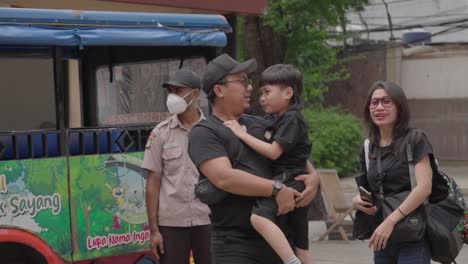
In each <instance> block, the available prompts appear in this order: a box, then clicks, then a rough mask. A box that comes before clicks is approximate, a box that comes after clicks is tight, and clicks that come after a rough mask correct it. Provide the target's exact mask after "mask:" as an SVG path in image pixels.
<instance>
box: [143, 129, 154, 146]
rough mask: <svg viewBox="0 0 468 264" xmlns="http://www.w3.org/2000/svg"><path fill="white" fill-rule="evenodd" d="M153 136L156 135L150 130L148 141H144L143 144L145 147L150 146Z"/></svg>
mask: <svg viewBox="0 0 468 264" xmlns="http://www.w3.org/2000/svg"><path fill="white" fill-rule="evenodd" d="M155 137H156V135H155V134H154V133H153V132H151V134H150V136H149V137H148V141H146V145H145V148H146V149H149V148H151V144H153V139H154V138H155Z"/></svg>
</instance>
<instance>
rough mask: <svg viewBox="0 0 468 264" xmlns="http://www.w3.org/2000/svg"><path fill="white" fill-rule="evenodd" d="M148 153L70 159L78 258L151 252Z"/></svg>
mask: <svg viewBox="0 0 468 264" xmlns="http://www.w3.org/2000/svg"><path fill="white" fill-rule="evenodd" d="M142 156H143V154H142V153H131V154H101V155H87V156H74V157H69V164H70V192H71V223H72V233H73V234H74V235H73V238H74V239H73V240H72V247H73V252H74V256H73V260H74V261H80V260H86V259H95V258H102V257H106V256H115V255H123V254H128V253H131V252H138V251H147V250H148V248H149V243H148V241H149V229H148V225H147V214H146V205H145V184H146V180H145V175H144V172H143V171H142V169H141V168H140V166H141V164H142Z"/></svg>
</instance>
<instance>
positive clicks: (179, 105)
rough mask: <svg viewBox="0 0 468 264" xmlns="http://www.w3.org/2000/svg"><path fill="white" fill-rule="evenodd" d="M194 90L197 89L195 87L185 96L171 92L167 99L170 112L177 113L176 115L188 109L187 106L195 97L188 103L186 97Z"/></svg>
mask: <svg viewBox="0 0 468 264" xmlns="http://www.w3.org/2000/svg"><path fill="white" fill-rule="evenodd" d="M193 91H195V89H193V90H192V91H190V92H189V93H187V94H186V95H184V97H180V96H178V95H177V94H173V93H170V94H169V95H168V96H167V101H166V105H167V109H168V110H169V113H171V114H176V115H178V114H181V113H183V112H184V111H185V110H186V109H187V107H188V106H189V105H190V104H191V103H192V102H193V99H192V100H191V101H190V102H189V103H188V104H187V102H185V100H184V98H185V97H186V96H187V95H189V94H191V93H192V92H193Z"/></svg>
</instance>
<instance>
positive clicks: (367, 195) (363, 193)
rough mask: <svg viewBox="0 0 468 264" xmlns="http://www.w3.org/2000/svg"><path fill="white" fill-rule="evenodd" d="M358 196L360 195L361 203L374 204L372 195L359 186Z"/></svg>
mask: <svg viewBox="0 0 468 264" xmlns="http://www.w3.org/2000/svg"><path fill="white" fill-rule="evenodd" d="M359 194H360V195H361V199H362V200H363V201H366V202H369V203H374V198H373V197H372V193H371V192H369V191H368V190H366V188H364V187H362V186H359Z"/></svg>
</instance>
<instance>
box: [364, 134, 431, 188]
mask: <svg viewBox="0 0 468 264" xmlns="http://www.w3.org/2000/svg"><path fill="white" fill-rule="evenodd" d="M410 133H411V132H410ZM410 144H411V145H412V148H413V160H414V163H415V164H416V163H418V162H420V161H421V160H422V159H423V158H424V156H425V155H432V153H433V151H432V146H431V144H430V142H429V140H428V139H427V137H426V135H424V133H421V136H420V138H419V140H417V141H415V142H411V143H410ZM393 147H394V146H393V145H390V146H386V147H379V146H376V145H373V144H372V143H371V144H369V170H368V171H367V177H366V179H367V187H368V188H369V191H371V192H372V193H373V194H374V195H377V194H378V193H379V185H378V183H377V176H378V172H377V150H378V149H380V153H381V158H382V173H383V174H384V178H383V190H384V194H385V195H390V194H395V193H400V192H402V191H409V190H411V179H410V175H409V167H408V161H407V159H406V155H405V157H404V158H402V157H398V155H397V154H396V153H395V152H394V150H393ZM360 160H361V169H362V171H363V172H366V161H365V157H364V148H362V150H361V155H360ZM434 180H435V179H433V181H434Z"/></svg>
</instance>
